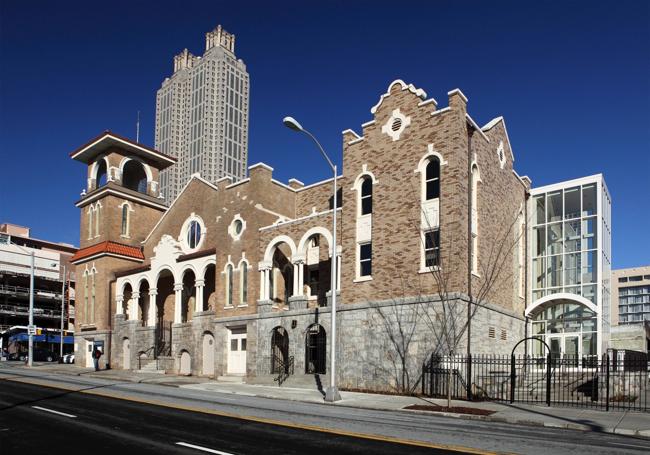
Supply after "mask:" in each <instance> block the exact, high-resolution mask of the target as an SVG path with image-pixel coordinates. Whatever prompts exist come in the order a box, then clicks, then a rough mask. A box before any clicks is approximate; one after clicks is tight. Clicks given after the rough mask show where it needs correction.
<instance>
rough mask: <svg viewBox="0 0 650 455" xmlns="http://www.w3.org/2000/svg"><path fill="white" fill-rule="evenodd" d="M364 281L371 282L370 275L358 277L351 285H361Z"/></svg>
mask: <svg viewBox="0 0 650 455" xmlns="http://www.w3.org/2000/svg"><path fill="white" fill-rule="evenodd" d="M364 281H372V275H368V276H360V277H357V278H355V279H354V280H352V282H353V283H363V282H364Z"/></svg>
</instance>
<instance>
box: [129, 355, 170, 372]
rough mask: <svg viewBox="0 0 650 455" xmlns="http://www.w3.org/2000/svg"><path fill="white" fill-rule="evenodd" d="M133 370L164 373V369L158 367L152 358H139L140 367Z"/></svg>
mask: <svg viewBox="0 0 650 455" xmlns="http://www.w3.org/2000/svg"><path fill="white" fill-rule="evenodd" d="M134 371H135V372H136V373H153V374H165V370H164V369H163V368H160V366H159V365H158V362H156V359H154V358H143V359H140V369H139V370H134Z"/></svg>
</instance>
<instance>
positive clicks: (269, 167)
mask: <svg viewBox="0 0 650 455" xmlns="http://www.w3.org/2000/svg"><path fill="white" fill-rule="evenodd" d="M258 167H261V168H262V169H266V170H269V171H271V172H273V168H272V167H271V166H269V165H268V164H266V163H262V162H259V163H255V164H253V165H252V166H248V170H249V171H250V170H252V169H255V168H258Z"/></svg>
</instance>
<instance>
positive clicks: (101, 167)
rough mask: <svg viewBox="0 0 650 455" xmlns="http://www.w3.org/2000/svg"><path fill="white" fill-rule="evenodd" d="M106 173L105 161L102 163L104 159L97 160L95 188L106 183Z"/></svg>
mask: <svg viewBox="0 0 650 455" xmlns="http://www.w3.org/2000/svg"><path fill="white" fill-rule="evenodd" d="M106 172H107V170H106V161H104V158H101V159H100V160H99V164H98V165H97V175H96V176H95V186H96V187H97V188H99V187H100V186H104V185H106V183H107V182H108V178H107V175H106Z"/></svg>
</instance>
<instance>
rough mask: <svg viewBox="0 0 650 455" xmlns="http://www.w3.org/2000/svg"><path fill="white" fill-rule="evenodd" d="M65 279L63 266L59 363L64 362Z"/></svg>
mask: <svg viewBox="0 0 650 455" xmlns="http://www.w3.org/2000/svg"><path fill="white" fill-rule="evenodd" d="M65 278H66V270H65V264H64V265H63V279H62V284H61V340H60V345H59V362H63V314H64V312H65Z"/></svg>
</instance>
